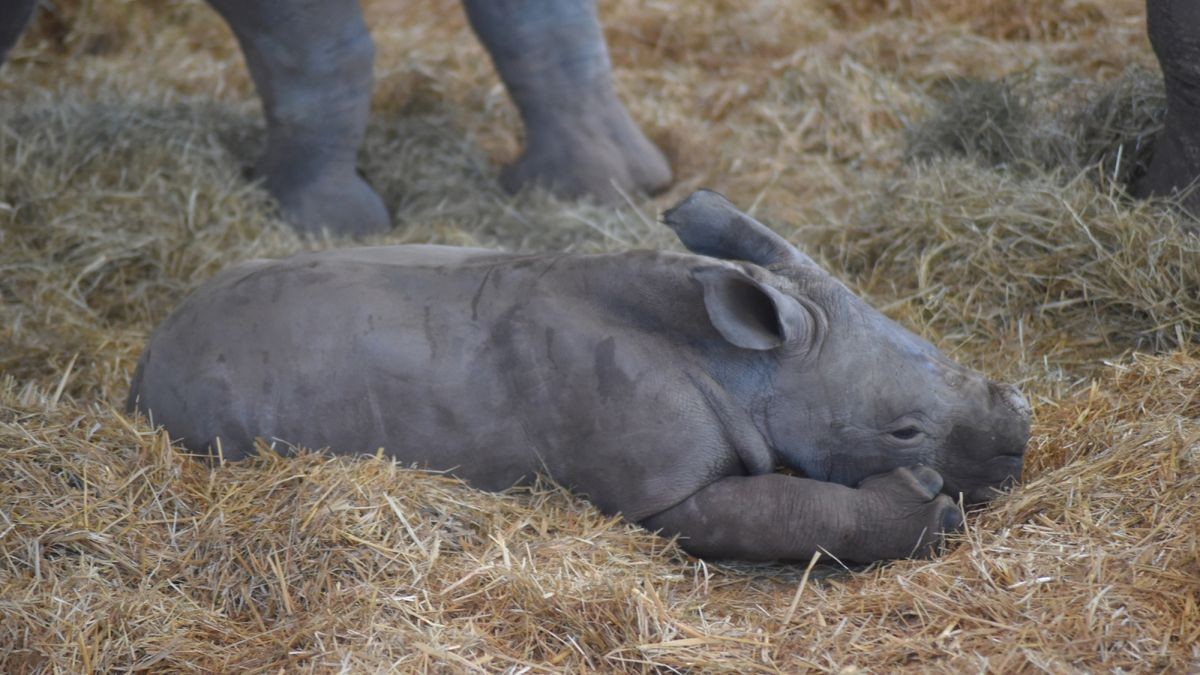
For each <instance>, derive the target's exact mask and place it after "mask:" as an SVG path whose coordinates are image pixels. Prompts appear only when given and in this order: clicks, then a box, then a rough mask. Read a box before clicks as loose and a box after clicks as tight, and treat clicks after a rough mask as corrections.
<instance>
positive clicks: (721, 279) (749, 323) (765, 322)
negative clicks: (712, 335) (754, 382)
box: [692, 266, 813, 350]
mask: <svg viewBox="0 0 1200 675" xmlns="http://www.w3.org/2000/svg"><path fill="white" fill-rule="evenodd" d="M692 278H693V279H695V280H696V281H698V282H699V283H700V286H701V288H702V289H703V291H704V309H705V310H707V311H708V318H709V320H710V321H712V325H713V328H716V329H717V332H718V333H720V334H721V336H722V337H724V338H725V339H726V340H728V341H729V343H730V344H732V345H735V346H737V347H741V348H742V349H757V350H767V349H775V348H776V347H782V346H783V345H789V344H790V345H798V344H799V343H800V342H801V341H806V340H809V339H810V336H811V334H812V326H813V319H812V316H811V315H810V314H809V312H808V310H807V309H806V308H805V307H804V305H802V304H800V302H799V301H798V300H796V299H795V298H793V297H790V296H788V295H786V294H784V293H781V292H780V291H779V290H778V289H775V288H772V287H771V286H768V285H766V284H764V283H762V282H760V281H758V280H756V279H754V278H752V277H750V276H749V275H747V274H745V273H744V272H741V271H739V270H737V269H732V268H728V267H716V266H714V267H705V268H701V269H698V270H695V271H693V272H692Z"/></svg>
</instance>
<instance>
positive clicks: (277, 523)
mask: <svg viewBox="0 0 1200 675" xmlns="http://www.w3.org/2000/svg"><path fill="white" fill-rule="evenodd" d="M681 7H683V5H682V3H672V2H661V3H644V2H640V1H635V0H618V1H615V2H609V3H603V4H602V14H603V15H604V17H605V18H606V20H607V21H608V26H609V28H608V34H609V39H610V43H611V45H612V49H613V57H614V61H615V62H616V63H617V65H618V68H619V70H618V79H619V82H620V86H621V88H622V91H623V93H624V95H625V98H626V100H627V101H629V102H630V107H631V109H632V111H633V114H634V116H635V117H636V118H637V119H638V120H639V121H640V122H641V123H642V124H643V125H644V126H645V127H646V128H647V129H648V131H649V133H650V134H651V135H652V136H653V137H654V138H655V140H657V141H658V142H659V143H660V144H662V145H663V146H664V147H665V148H666V149H667V151H668V153H669V154H670V155H671V158H672V161H673V164H674V166H675V167H676V171H677V176H678V185H677V186H676V187H675V188H673V190H672V192H671V193H669V194H667V195H665V196H663V197H662V198H660V199H657V200H654V201H645V202H631V203H630V204H629V205H627V206H625V207H622V208H619V209H608V208H599V207H595V206H589V205H586V204H575V203H560V202H557V201H555V200H553V199H550V198H548V197H545V196H543V195H537V194H533V195H524V196H521V197H519V198H518V199H516V200H513V199H510V198H508V197H506V196H504V195H502V194H501V193H499V192H498V190H497V189H496V187H495V181H494V178H495V172H496V169H495V166H496V162H498V161H502V160H504V159H506V158H509V157H511V156H512V154H513V153H514V152H515V151H516V149H517V147H518V143H517V141H518V139H517V138H516V135H515V133H516V132H515V115H514V113H513V111H512V109H511V106H509V105H508V104H507V102H506V101H505V99H504V94H503V92H502V90H500V89H499V88H498V87H497V85H496V83H495V79H494V76H493V75H492V74H491V72H490V67H489V65H488V63H487V61H486V57H485V56H484V55H483V52H482V51H481V50H480V48H479V47H478V45H476V44H474V42H472V41H471V40H470V38H469V35H468V33H467V32H466V29H465V26H464V23H463V20H462V17H461V13H460V12H459V11H458V10H457V9H456V8H454V7H453V6H452V3H448V2H433V1H432V0H430V1H429V2H425V3H396V4H394V5H393V4H392V3H383V2H378V3H374V2H373V3H368V12H369V14H370V17H371V19H372V20H373V30H374V34H375V37H376V40H377V42H378V43H379V48H380V49H379V51H380V56H379V65H378V73H379V75H378V78H377V79H378V84H377V96H376V101H375V118H374V121H373V123H372V126H371V129H370V130H369V139H368V143H367V147H366V148H365V149H364V152H363V156H362V160H363V161H362V164H363V167H364V170H365V172H366V174H367V176H368V177H369V178H370V180H371V181H372V182H373V183H374V184H375V185H376V186H377V187H378V188H379V189H380V191H381V193H382V194H384V196H385V199H386V200H387V202H388V203H389V205H391V207H392V209H393V211H394V213H395V215H396V219H397V223H398V227H397V229H396V231H395V232H394V233H392V234H390V235H388V236H384V237H379V238H378V239H376V240H375V241H377V242H403V241H435V242H444V243H454V244H483V245H497V246H504V247H507V248H513V249H563V248H566V249H570V250H582V251H592V250H614V249H622V248H627V247H631V246H642V245H652V246H663V245H673V244H672V243H671V242H670V241H669V240H668V238H667V237H666V236H665V233H664V232H663V231H662V228H660V227H658V226H656V225H655V224H654V222H653V220H654V214H655V212H656V210H657V209H659V208H661V207H663V206H664V205H666V204H668V203H670V202H671V201H673V200H674V199H677V198H678V197H680V196H682V195H683V194H685V193H686V192H687V191H689V190H690V189H692V188H694V187H696V186H698V185H701V184H704V185H710V186H712V187H715V188H717V189H720V190H722V191H724V192H726V193H727V194H729V195H730V196H731V197H732V198H733V199H734V200H735V201H737V202H738V203H741V204H744V205H748V206H750V207H751V208H753V209H754V210H755V211H756V213H757V214H758V215H759V216H760V217H762V218H764V219H766V220H768V221H770V222H771V223H772V224H774V225H775V226H777V227H779V228H780V229H781V230H782V231H784V232H786V233H787V234H788V235H789V236H793V237H794V238H795V239H797V240H799V241H802V242H805V243H806V244H807V247H808V248H809V249H810V250H811V251H813V252H815V253H817V254H819V255H820V256H821V257H823V258H824V259H825V261H826V262H827V263H828V265H829V266H830V268H831V269H833V270H834V271H835V272H836V273H838V274H839V275H841V276H842V277H843V278H845V279H847V280H848V281H849V282H850V283H851V284H852V285H853V286H854V287H856V288H857V289H859V290H861V291H862V292H864V293H866V294H867V295H868V296H869V297H871V298H872V299H873V300H874V301H875V302H876V304H878V305H879V306H881V307H883V308H884V309H885V310H886V311H887V312H888V313H890V314H892V315H893V316H896V317H897V318H899V319H901V320H903V321H905V322H906V323H908V324H909V325H911V326H913V327H914V328H916V329H917V330H920V331H922V332H924V333H925V334H926V335H928V336H930V337H931V338H932V339H934V340H936V341H937V342H938V343H939V344H941V345H942V346H943V347H945V348H947V349H948V350H950V351H951V352H953V353H954V354H955V355H956V356H957V358H959V359H960V360H962V361H964V362H966V363H969V364H971V365H973V366H975V367H979V368H983V369H985V370H987V371H988V372H990V373H993V374H996V375H997V376H1003V377H1007V378H1010V379H1013V380H1017V381H1020V382H1021V383H1022V384H1023V386H1024V387H1025V388H1026V389H1027V390H1029V391H1030V392H1032V394H1033V398H1034V402H1035V406H1036V417H1037V421H1036V425H1035V429H1034V440H1033V442H1032V444H1031V448H1030V455H1029V460H1028V467H1027V472H1026V476H1027V479H1028V482H1027V483H1026V485H1024V486H1023V487H1022V488H1021V489H1020V490H1019V491H1018V492H1017V493H1015V494H1014V495H1012V496H1010V497H1007V498H1004V499H1002V500H1000V501H999V502H997V503H996V504H995V505H994V506H992V507H990V508H988V509H986V510H984V511H982V512H980V513H978V514H974V515H972V516H971V517H970V519H969V522H968V525H969V529H968V531H967V532H966V533H965V534H964V535H963V536H962V537H961V538H959V539H958V540H957V541H956V543H955V545H954V546H953V547H952V548H951V550H950V551H949V552H948V553H947V554H946V555H945V556H943V557H941V558H938V559H936V560H932V561H906V562H898V563H894V564H890V565H881V566H877V567H873V568H871V569H869V570H866V571H862V572H858V573H854V574H850V573H840V572H838V571H837V569H836V568H829V569H821V568H818V569H817V570H815V571H814V572H813V574H812V575H811V576H808V577H807V578H806V575H805V570H804V567H803V566H798V567H797V566H747V565H719V564H713V563H709V564H704V563H700V562H698V561H695V560H693V559H690V558H687V557H686V556H685V555H683V554H682V553H681V552H680V551H679V550H678V549H677V548H676V547H675V546H674V545H672V544H670V543H669V542H665V541H662V540H660V539H658V538H656V537H654V536H652V535H650V534H648V533H645V532H643V531H640V530H639V529H637V528H634V527H631V526H628V525H625V524H622V523H621V522H619V521H616V520H612V519H606V518H604V517H602V516H600V515H598V514H597V513H596V512H595V511H594V510H592V509H591V508H589V507H588V506H587V505H586V504H585V503H583V502H582V501H580V500H578V499H575V498H573V497H571V496H569V495H566V494H563V493H562V492H560V491H557V490H555V489H553V488H552V487H550V486H542V487H539V488H538V489H535V490H529V491H519V492H514V493H512V494H505V495H491V494H485V493H480V492H477V491H474V490H471V489H468V488H466V487H464V486H462V485H460V484H458V483H456V482H454V481H453V480H451V479H448V478H444V477H439V476H431V475H426V474H421V473H416V472H412V471H406V470H403V469H400V468H398V467H395V466H393V465H391V464H390V463H388V462H385V461H382V460H380V459H377V458H376V459H371V458H366V459H358V460H351V459H345V458H343V459H330V458H328V457H324V456H321V455H316V454H304V455H302V456H300V457H298V458H289V459H283V458H280V457H277V456H275V455H273V454H271V453H269V452H268V453H266V454H264V456H263V457H261V458H259V459H257V460H254V461H252V462H246V463H242V464H238V465H227V466H221V467H217V468H210V467H209V466H208V465H207V464H205V463H203V462H201V461H197V460H195V459H193V458H190V457H187V456H185V455H183V454H181V453H180V452H179V451H178V450H177V449H175V448H172V447H171V446H170V444H169V442H168V440H167V439H166V438H165V437H164V436H163V435H162V434H160V433H156V432H155V431H154V430H152V429H150V428H148V427H147V426H146V425H145V423H144V422H143V421H140V420H132V419H127V418H126V417H124V416H122V415H121V414H119V413H118V412H115V410H114V408H116V407H118V406H119V403H120V401H121V399H122V398H123V396H124V394H125V388H126V386H127V382H128V377H129V372H130V370H131V366H132V363H133V360H134V359H135V358H136V356H137V353H138V350H139V349H140V347H141V345H142V343H143V342H144V339H145V337H146V334H147V332H148V331H149V330H150V329H151V328H152V327H153V325H154V324H155V322H157V321H158V320H160V319H161V318H162V317H163V316H164V315H165V313H166V312H167V311H169V309H170V308H171V307H172V306H173V304H174V303H176V302H177V301H178V300H179V299H180V298H181V297H182V296H183V294H185V293H186V292H187V291H188V290H189V289H191V288H194V287H195V285H196V284H198V283H200V282H201V281H202V280H203V279H205V278H206V277H208V276H209V275H211V274H212V273H214V272H215V271H216V270H218V269H220V268H221V267H223V266H225V265H227V264H229V263H231V262H234V261H236V260H240V259H244V258H248V257H254V256H262V255H281V254H285V253H288V252H292V251H296V250H299V249H302V248H321V247H328V246H336V245H340V244H341V243H342V242H336V241H318V242H303V241H300V240H298V239H296V238H295V237H294V236H293V235H292V234H291V233H290V231H288V230H287V228H286V227H285V226H283V225H282V224H280V223H279V222H278V221H277V219H276V218H275V216H274V214H273V211H272V207H271V204H270V202H269V200H268V199H267V198H266V197H265V196H264V195H263V194H262V193H261V191H260V190H258V189H257V188H255V187H253V186H250V185H247V184H246V183H245V182H244V181H243V179H242V172H243V170H244V167H245V166H246V165H248V164H249V163H250V162H251V161H252V160H253V157H254V155H255V152H256V151H257V148H258V147H260V144H261V137H260V125H261V122H260V121H259V118H258V115H257V104H256V102H255V101H254V99H253V98H252V96H251V92H250V89H249V82H248V79H247V77H246V74H245V71H244V69H243V68H242V66H241V64H240V61H239V60H238V59H237V55H236V50H235V46H234V45H233V43H232V40H231V39H230V38H229V36H228V35H227V34H226V32H225V31H224V29H223V28H222V27H221V24H220V22H219V20H217V19H216V17H215V16H214V15H213V14H212V13H211V12H210V11H208V10H207V9H205V8H204V7H203V6H200V5H198V4H197V3H196V2H192V1H178V2H169V3H160V6H157V7H153V8H151V7H148V6H145V5H144V4H143V3H133V2H123V1H120V0H94V1H93V0H81V1H76V2H56V3H54V4H53V8H52V11H48V12H44V13H43V15H42V18H41V19H39V21H38V24H37V25H36V26H35V27H34V30H32V31H31V32H30V33H29V34H28V35H27V36H26V38H25V40H23V41H22V43H21V44H20V45H19V46H18V48H17V50H16V51H15V52H14V53H13V60H12V63H11V64H10V65H8V66H6V67H5V68H4V69H3V70H0V92H3V96H2V97H0V373H2V382H0V559H2V560H0V670H4V671H6V672H9V671H27V670H34V669H43V670H56V671H71V672H76V671H80V670H102V671H107V670H114V669H135V668H142V669H152V670H171V669H182V670H224V669H230V668H234V667H245V668H250V669H255V670H271V671H279V670H280V669H283V670H288V671H291V670H318V671H331V670H353V671H361V670H383V669H389V668H393V669H398V670H413V669H436V670H447V671H454V672H457V671H466V670H472V669H483V670H488V671H492V670H513V671H520V670H523V669H531V670H536V671H541V670H551V671H572V672H575V671H580V670H614V669H619V670H635V671H639V670H656V671H672V670H686V669H701V670H706V671H707V670H713V671H722V670H724V671H735V672H752V671H760V670H783V671H786V672H793V671H797V670H801V669H804V668H812V669H816V670H842V669H853V668H859V669H867V670H871V671H890V670H894V669H913V670H940V671H948V672H962V671H975V672H1010V671H1021V670H1024V671H1037V670H1044V671H1052V672H1066V671H1073V670H1087V671H1091V670H1101V669H1103V670H1126V671H1129V670H1139V671H1144V670H1168V671H1174V672H1180V671H1189V670H1197V669H1200V648H1198V647H1197V645H1198V644H1200V607H1198V605H1200V543H1198V542H1200V519H1197V518H1196V515H1195V514H1196V513H1197V512H1198V511H1200V450H1198V447H1200V352H1198V351H1196V349H1197V348H1196V343H1197V331H1198V330H1200V292H1198V290H1197V289H1200V237H1198V236H1197V234H1196V233H1195V229H1196V226H1195V224H1194V223H1192V222H1190V221H1187V220H1185V219H1183V218H1181V217H1179V216H1178V215H1177V214H1176V213H1175V212H1174V211H1173V210H1172V209H1171V208H1170V207H1169V206H1168V205H1166V204H1164V203H1161V202H1152V203H1141V204H1139V203H1132V202H1130V201H1129V200H1128V199H1127V198H1125V197H1124V195H1123V184H1124V182H1126V181H1127V180H1129V179H1130V178H1131V177H1133V176H1135V175H1136V171H1137V166H1138V163H1139V162H1144V160H1145V142H1146V140H1147V139H1148V138H1150V137H1151V135H1152V134H1153V131H1154V129H1155V128H1156V125H1157V123H1158V119H1159V116H1160V115H1161V94H1160V92H1159V85H1158V83H1157V81H1156V79H1155V78H1154V76H1153V75H1152V74H1147V73H1150V72H1152V71H1149V70H1148V69H1149V67H1151V66H1152V65H1153V61H1152V59H1151V57H1150V53H1149V49H1148V45H1147V44H1146V43H1145V39H1144V37H1143V35H1142V31H1143V24H1142V19H1141V3H1140V2H1135V1H1133V0H1123V1H1121V2H1112V3H1104V4H1103V5H1101V4H1099V3H1089V2H1083V1H1081V0H1061V1H1058V2H1047V3H1014V2H1008V1H1001V0H997V1H994V2H986V3H978V4H977V5H976V4H971V5H968V4H966V3H957V2H942V1H937V0H929V1H927V2H918V1H917V0H911V1H905V2H893V1H891V0H887V1H883V0H872V1H861V2H849V3H825V2H818V1H817V0H813V1H812V2H809V3H773V2H765V1H764V2H754V3H728V2H716V1H714V2H704V3H689V4H688V5H687V10H686V11H683V10H682V9H681ZM1118 156H1119V157H1121V159H1120V160H1119V161H1118ZM1134 349H1136V350H1140V353H1135V352H1132V351H1131V350H1134Z"/></svg>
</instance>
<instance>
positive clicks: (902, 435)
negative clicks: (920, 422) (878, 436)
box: [892, 427, 921, 441]
mask: <svg viewBox="0 0 1200 675" xmlns="http://www.w3.org/2000/svg"><path fill="white" fill-rule="evenodd" d="M920 433H921V430H920V429H918V428H916V427H904V428H903V429H897V430H895V431H893V432H892V436H893V437H895V438H898V439H900V440H902V441H911V440H912V439H914V438H916V437H917V435H918V434H920Z"/></svg>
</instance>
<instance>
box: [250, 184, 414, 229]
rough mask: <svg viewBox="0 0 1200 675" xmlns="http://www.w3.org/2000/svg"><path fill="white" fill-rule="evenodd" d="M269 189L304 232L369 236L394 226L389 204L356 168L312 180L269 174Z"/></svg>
mask: <svg viewBox="0 0 1200 675" xmlns="http://www.w3.org/2000/svg"><path fill="white" fill-rule="evenodd" d="M266 188H267V191H268V192H270V193H271V194H272V195H273V196H274V197H275V199H276V200H277V201H278V202H279V207H280V210H281V211H283V217H284V220H286V221H287V222H288V224H289V225H291V226H292V229H294V230H296V231H297V232H299V233H300V234H305V235H319V234H321V233H322V232H328V233H329V234H331V235H337V236H344V237H355V238H358V237H365V236H368V235H372V234H381V233H383V232H387V231H389V230H391V229H392V222H391V218H390V217H389V216H388V210H387V207H386V206H384V204H383V200H382V199H380V198H379V195H378V194H376V193H375V191H374V190H372V189H371V186H369V185H367V182H366V181H364V180H363V179H362V178H361V177H360V176H359V175H358V174H357V173H355V172H354V171H353V170H350V171H339V172H336V173H335V172H326V173H323V174H319V175H317V176H315V177H312V178H308V179H297V178H295V177H290V176H283V177H279V176H271V175H270V174H268V175H267V181H266Z"/></svg>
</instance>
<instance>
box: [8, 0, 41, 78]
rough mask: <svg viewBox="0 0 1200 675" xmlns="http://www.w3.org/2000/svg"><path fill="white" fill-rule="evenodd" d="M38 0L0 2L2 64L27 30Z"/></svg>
mask: <svg viewBox="0 0 1200 675" xmlns="http://www.w3.org/2000/svg"><path fill="white" fill-rule="evenodd" d="M35 7H37V0H4V2H0V63H4V58H5V57H6V56H8V50H10V49H12V46H13V45H14V44H16V43H17V38H19V37H21V33H22V32H23V31H24V30H25V26H26V24H28V23H29V18H30V17H31V16H33V10H34V8H35Z"/></svg>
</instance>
